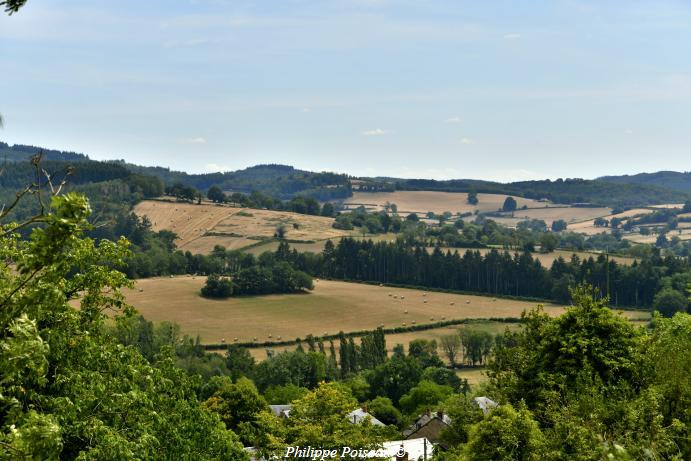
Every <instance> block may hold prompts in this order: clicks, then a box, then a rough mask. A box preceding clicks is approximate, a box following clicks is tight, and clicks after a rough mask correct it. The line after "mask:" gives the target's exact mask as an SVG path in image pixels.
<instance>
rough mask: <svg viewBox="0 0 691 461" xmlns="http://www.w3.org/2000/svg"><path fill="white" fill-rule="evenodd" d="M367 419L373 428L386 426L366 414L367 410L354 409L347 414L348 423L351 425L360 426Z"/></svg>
mask: <svg viewBox="0 0 691 461" xmlns="http://www.w3.org/2000/svg"><path fill="white" fill-rule="evenodd" d="M367 418H369V419H370V422H371V423H372V425H373V426H386V424H384V423H382V422H381V421H379V420H378V419H377V418H375V417H374V416H372V415H370V414H369V413H367V410H366V409H364V408H356V409H355V410H353V411H351V412H350V413H348V421H350V422H351V423H353V424H360V423H362V422H363V421H364V420H365V419H367Z"/></svg>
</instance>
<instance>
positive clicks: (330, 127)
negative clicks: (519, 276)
mask: <svg viewBox="0 0 691 461" xmlns="http://www.w3.org/2000/svg"><path fill="white" fill-rule="evenodd" d="M690 57H691V3H689V2H688V1H648V2H638V1H604V0H601V1H525V2H518V1H513V2H508V1H506V2H504V1H482V2H480V1H467V2H466V1H460V0H456V1H436V0H333V1H308V0H280V1H279V0H264V1H243V0H229V1H223V0H208V1H205V0H192V1H175V0H165V1H163V0H148V1H145V2H142V1H128V0H117V1H115V0H102V1H97V2H94V1H85V0H82V1H78V0H65V1H55V0H29V2H28V4H27V6H26V7H25V8H24V9H22V10H21V11H20V12H19V13H18V14H16V15H13V16H11V17H7V16H0V85H1V88H2V89H1V90H0V113H2V114H3V116H4V119H5V127H4V129H3V130H2V131H0V139H1V140H4V141H6V142H10V143H26V144H34V145H42V146H46V147H53V148H60V149H67V150H74V151H78V152H84V153H88V154H90V155H91V156H92V157H93V158H97V159H107V158H124V159H126V160H128V161H132V162H135V163H140V164H145V165H163V166H169V167H171V168H174V169H182V170H186V171H190V172H206V171H217V170H232V169H237V168H242V167H246V166H250V165H254V164H257V163H268V162H272V163H285V164H292V165H295V166H297V167H300V168H305V169H310V170H332V171H339V172H347V173H351V174H354V175H387V176H401V177H428V178H438V179H441V178H481V179H494V180H500V181H512V180H522V179H535V178H558V177H585V178H590V177H596V176H600V175H604V174H620V173H636V172H641V171H656V170H660V169H673V170H682V171H683V170H691V149H690V147H691V58H690Z"/></svg>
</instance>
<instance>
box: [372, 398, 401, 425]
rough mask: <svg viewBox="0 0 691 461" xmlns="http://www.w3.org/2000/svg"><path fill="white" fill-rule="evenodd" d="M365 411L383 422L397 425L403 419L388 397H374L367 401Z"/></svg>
mask: <svg viewBox="0 0 691 461" xmlns="http://www.w3.org/2000/svg"><path fill="white" fill-rule="evenodd" d="M366 408H367V412H368V413H369V414H371V415H372V416H374V417H375V418H377V419H378V420H379V421H381V422H382V423H384V424H393V425H395V426H398V425H400V424H401V422H402V421H403V415H401V412H400V411H399V410H398V408H396V407H395V406H394V404H393V402H392V401H391V399H389V398H388V397H376V398H374V399H373V400H370V401H369V402H367V405H366Z"/></svg>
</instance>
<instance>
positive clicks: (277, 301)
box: [125, 276, 563, 343]
mask: <svg viewBox="0 0 691 461" xmlns="http://www.w3.org/2000/svg"><path fill="white" fill-rule="evenodd" d="M204 280H205V278H204V277H189V276H187V277H175V278H152V279H143V280H138V281H137V286H136V288H135V289H133V290H125V294H126V297H127V300H128V302H130V303H131V304H132V305H133V306H134V307H135V308H137V310H138V311H139V312H140V313H141V314H142V315H144V317H146V318H147V319H149V320H153V321H162V320H171V321H174V322H177V323H179V324H180V327H181V328H182V331H183V332H184V333H187V334H190V335H197V334H199V335H200V336H201V338H202V341H203V342H205V343H218V342H220V341H221V339H225V340H226V341H227V342H232V341H233V338H238V340H239V341H240V342H247V341H252V340H253V338H257V341H260V342H263V341H269V340H272V339H273V340H278V339H279V337H280V338H281V339H284V340H285V339H295V338H297V337H302V338H304V337H305V336H307V335H308V334H310V333H311V334H313V335H315V336H320V335H323V334H324V333H325V332H326V333H330V334H334V333H337V332H338V331H340V330H343V331H346V332H348V331H358V330H367V329H374V328H377V327H378V326H379V325H384V326H385V327H394V326H400V325H403V324H404V323H406V324H408V325H412V324H413V322H416V323H417V324H424V323H431V322H435V321H440V320H442V319H443V318H445V319H463V318H489V317H519V316H520V314H521V312H523V310H525V309H530V308H532V307H534V306H535V305H536V303H534V302H527V301H514V300H508V299H501V298H496V299H495V298H491V297H484V296H466V295H457V294H447V293H435V292H429V293H427V294H426V295H425V294H424V292H422V291H419V290H409V289H395V288H388V287H379V286H375V285H364V284H356V283H346V282H334V281H326V280H320V281H318V282H316V283H315V285H316V288H315V290H314V291H313V292H311V293H308V294H294V295H268V296H257V297H242V298H230V299H227V300H210V299H205V298H202V297H201V296H199V290H200V289H201V287H202V286H203V284H204ZM140 290H141V291H140ZM389 293H390V294H391V296H389ZM394 296H395V298H394ZM425 300H426V301H427V302H426V303H425V302H424V301H425ZM545 309H546V310H547V312H549V313H550V314H553V315H558V314H559V313H561V312H563V307H560V306H555V305H547V306H546V307H545ZM406 311H408V313H407V314H406ZM269 335H271V338H269Z"/></svg>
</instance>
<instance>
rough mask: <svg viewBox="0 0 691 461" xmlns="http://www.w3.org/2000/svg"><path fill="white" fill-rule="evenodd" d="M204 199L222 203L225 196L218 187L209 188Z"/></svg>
mask: <svg viewBox="0 0 691 461" xmlns="http://www.w3.org/2000/svg"><path fill="white" fill-rule="evenodd" d="M206 198H208V199H209V200H211V201H212V202H214V203H223V202H225V201H226V194H224V193H223V190H222V189H221V188H220V187H218V186H211V187H210V188H209V190H208V191H207V193H206Z"/></svg>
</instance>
